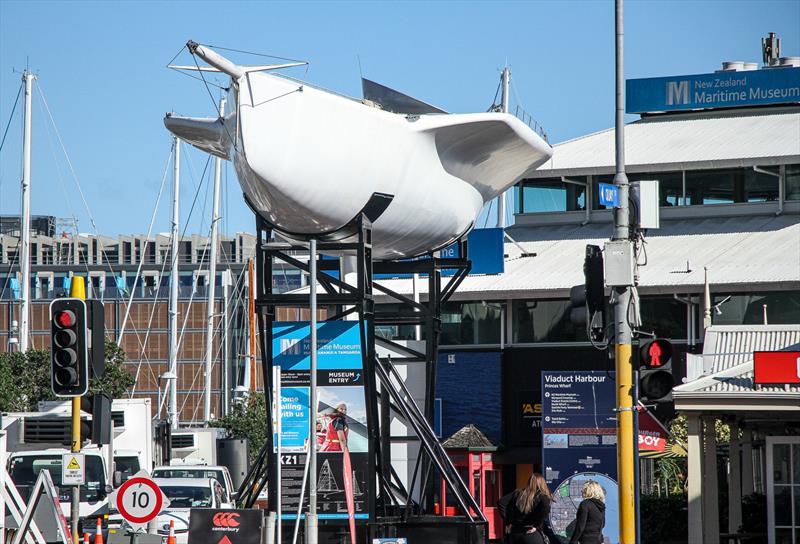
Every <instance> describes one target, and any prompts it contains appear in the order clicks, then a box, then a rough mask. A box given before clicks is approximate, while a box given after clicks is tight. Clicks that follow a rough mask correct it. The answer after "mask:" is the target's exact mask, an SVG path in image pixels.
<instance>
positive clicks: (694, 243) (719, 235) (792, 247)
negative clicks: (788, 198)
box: [381, 214, 800, 300]
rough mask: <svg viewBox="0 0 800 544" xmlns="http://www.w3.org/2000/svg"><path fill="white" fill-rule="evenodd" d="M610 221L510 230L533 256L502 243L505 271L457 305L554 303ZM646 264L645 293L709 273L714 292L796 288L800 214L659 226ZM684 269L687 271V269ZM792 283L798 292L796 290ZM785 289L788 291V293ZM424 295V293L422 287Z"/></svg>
mask: <svg viewBox="0 0 800 544" xmlns="http://www.w3.org/2000/svg"><path fill="white" fill-rule="evenodd" d="M610 232H611V226H610V225H609V224H608V223H590V224H588V225H585V226H580V225H561V226H542V227H525V228H516V229H514V234H513V236H514V238H515V239H516V240H517V241H518V242H519V243H520V245H521V246H522V247H523V248H524V249H525V251H526V252H528V253H535V254H536V256H535V257H521V256H520V253H521V252H520V250H519V249H518V248H517V247H516V246H514V245H513V244H506V246H505V251H506V254H508V256H509V257H508V258H507V259H506V263H505V273H503V274H498V275H494V276H470V277H468V278H467V279H466V280H464V282H463V283H462V284H461V286H460V287H459V289H458V291H457V293H456V295H455V296H454V298H455V299H459V298H460V299H473V300H475V299H492V298H495V299H497V298H522V297H526V298H531V297H536V298H548V297H550V298H553V297H563V296H567V295H568V292H569V289H570V287H572V286H573V285H577V284H579V283H583V281H584V280H583V259H584V255H585V247H586V244H596V245H600V246H601V247H602V245H603V243H604V242H605V241H606V240H607V239H608V237H609V234H610ZM645 249H646V253H647V265H646V266H642V267H640V273H641V279H640V284H639V287H640V291H641V292H643V293H647V292H650V293H657V292H678V291H681V290H682V291H683V292H686V291H691V292H699V291H701V290H702V287H703V284H704V270H703V269H704V267H708V269H709V271H708V274H709V281H710V283H711V288H712V292H714V291H717V292H719V290H720V289H725V290H728V291H729V290H730V289H731V288H733V286H736V285H750V286H752V285H757V284H765V285H769V284H773V285H774V284H778V283H780V284H781V286H782V288H784V289H785V288H800V216H798V215H789V214H785V215H782V216H774V215H770V216H751V217H734V218H708V219H686V220H679V221H663V222H662V228H661V229H658V230H650V231H649V233H648V236H647V238H646V245H645ZM687 263H688V266H687ZM381 283H382V284H385V285H386V286H387V287H389V288H390V289H393V290H394V291H397V292H399V293H404V294H410V293H411V289H412V287H411V280H410V279H399V280H382V281H381ZM795 284H796V286H795ZM787 285H788V287H787ZM418 288H419V289H420V292H421V293H425V292H426V290H427V284H426V282H424V281H421V282H419V285H418Z"/></svg>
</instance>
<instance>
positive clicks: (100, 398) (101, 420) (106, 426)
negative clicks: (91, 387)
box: [81, 393, 113, 446]
mask: <svg viewBox="0 0 800 544" xmlns="http://www.w3.org/2000/svg"><path fill="white" fill-rule="evenodd" d="M81 412H86V413H87V414H92V423H91V425H89V424H86V425H85V426H83V425H82V426H81V436H82V437H84V438H87V439H89V440H91V442H92V443H93V444H97V445H98V446H100V445H104V444H110V443H111V433H112V431H113V423H112V419H111V399H110V398H109V397H108V395H106V394H105V393H95V394H94V395H86V396H83V397H81Z"/></svg>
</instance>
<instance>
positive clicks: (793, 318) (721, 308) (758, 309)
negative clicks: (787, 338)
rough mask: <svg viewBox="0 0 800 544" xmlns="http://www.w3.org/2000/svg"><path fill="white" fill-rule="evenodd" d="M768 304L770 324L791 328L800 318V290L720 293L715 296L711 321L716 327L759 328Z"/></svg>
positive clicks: (767, 311)
mask: <svg viewBox="0 0 800 544" xmlns="http://www.w3.org/2000/svg"><path fill="white" fill-rule="evenodd" d="M765 305H766V314H767V322H768V323H769V324H770V325H791V324H793V323H797V321H798V317H800V291H775V292H771V293H746V294H736V293H734V294H717V295H714V296H713V300H712V306H713V308H712V313H711V319H712V321H713V322H714V324H715V325H760V324H763V323H764V311H765V310H764V306H765Z"/></svg>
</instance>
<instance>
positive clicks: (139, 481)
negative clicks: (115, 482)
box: [110, 470, 169, 530]
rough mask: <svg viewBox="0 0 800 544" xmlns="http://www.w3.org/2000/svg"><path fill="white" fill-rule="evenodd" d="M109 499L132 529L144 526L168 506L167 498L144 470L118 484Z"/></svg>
mask: <svg viewBox="0 0 800 544" xmlns="http://www.w3.org/2000/svg"><path fill="white" fill-rule="evenodd" d="M110 499H111V502H112V504H116V508H117V510H118V511H119V513H120V515H122V518H123V519H124V520H125V521H127V522H128V524H129V525H130V526H131V527H132V528H133V529H134V530H136V529H139V528H141V527H144V526H145V525H147V524H148V523H149V522H150V521H152V520H154V519H155V518H156V517H157V516H158V515H159V514H160V513H161V512H162V511H163V510H165V509H166V508H168V507H169V499H168V498H167V496H166V495H164V492H163V491H161V488H160V487H158V485H156V483H155V482H154V481H153V480H152V479H151V478H150V475H149V474H148V473H147V471H146V470H140V471H139V472H137V473H136V474H135V475H134V476H133V477H132V478H130V479H129V480H128V481H126V482H125V483H124V484H122V485H121V486H119V488H118V489H116V490H115V491H114V492H113V493H111V496H110Z"/></svg>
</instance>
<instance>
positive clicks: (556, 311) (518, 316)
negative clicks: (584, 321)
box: [511, 300, 588, 343]
mask: <svg viewBox="0 0 800 544" xmlns="http://www.w3.org/2000/svg"><path fill="white" fill-rule="evenodd" d="M570 309H571V306H570V303H569V300H515V301H514V303H513V312H512V314H513V319H514V323H513V324H512V329H511V330H512V334H513V338H514V342H515V343H525V342H586V341H588V338H587V337H586V330H585V328H583V327H578V328H576V327H575V326H573V325H572V322H571V321H570V320H569V314H570Z"/></svg>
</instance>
